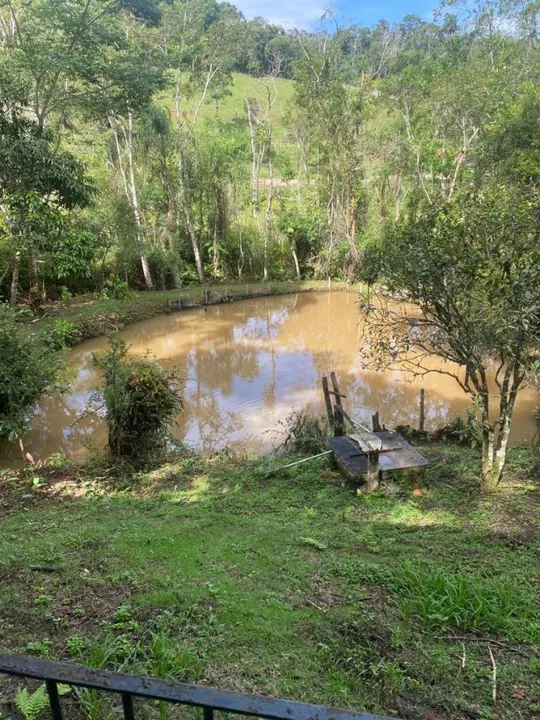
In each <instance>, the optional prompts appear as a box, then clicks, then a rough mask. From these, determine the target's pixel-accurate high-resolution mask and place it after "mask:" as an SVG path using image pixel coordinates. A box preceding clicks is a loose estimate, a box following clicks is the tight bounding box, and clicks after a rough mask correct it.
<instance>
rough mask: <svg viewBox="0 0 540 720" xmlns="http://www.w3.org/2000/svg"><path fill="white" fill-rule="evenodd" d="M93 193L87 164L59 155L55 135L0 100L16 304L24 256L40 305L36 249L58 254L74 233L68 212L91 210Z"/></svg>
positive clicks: (1, 164)
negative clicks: (64, 237)
mask: <svg viewBox="0 0 540 720" xmlns="http://www.w3.org/2000/svg"><path fill="white" fill-rule="evenodd" d="M93 191H94V187H93V183H92V181H91V180H90V178H88V176H87V175H86V171H85V167H84V165H83V164H82V163H81V162H79V161H78V160H77V159H76V158H75V157H74V156H73V155H72V154H71V153H69V152H66V151H61V150H58V149H57V148H56V147H55V145H54V143H53V135H52V133H51V132H49V131H48V130H46V129H44V128H42V127H40V125H39V123H38V122H36V121H33V120H31V119H29V118H27V117H26V116H25V115H24V113H23V112H22V111H20V110H18V109H16V108H13V107H11V106H10V103H9V100H8V99H6V98H5V97H1V96H0V210H1V212H2V217H3V220H4V228H5V232H6V233H7V235H8V242H9V245H10V247H11V251H12V262H13V274H12V286H11V304H15V303H16V302H17V295H18V282H19V267H20V261H21V254H22V253H23V252H26V253H27V255H28V262H29V276H30V298H31V301H32V302H34V303H35V302H37V301H38V277H37V260H36V249H37V248H42V249H49V250H54V243H55V241H56V240H58V239H59V238H60V237H61V236H62V234H64V235H65V233H66V232H67V231H68V227H67V226H68V224H69V223H68V220H67V217H66V215H65V211H67V210H71V209H73V208H75V207H84V206H85V205H88V204H89V202H90V200H91V198H92V194H93Z"/></svg>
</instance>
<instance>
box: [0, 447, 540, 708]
mask: <svg viewBox="0 0 540 720" xmlns="http://www.w3.org/2000/svg"><path fill="white" fill-rule="evenodd" d="M424 452H425V453H426V454H427V455H428V457H429V458H430V460H431V461H432V462H431V465H430V467H429V468H428V472H427V476H426V479H425V482H424V484H423V485H422V495H421V496H416V495H413V494H412V487H411V485H410V483H409V482H406V481H401V482H400V483H399V490H398V492H397V494H395V495H392V496H386V495H384V494H383V493H380V494H375V495H369V496H368V495H363V494H361V495H357V494H356V492H355V491H354V489H353V488H350V487H346V486H344V485H343V484H342V482H341V478H339V477H337V476H336V475H335V474H334V473H332V472H330V471H329V470H328V468H327V466H326V465H325V463H324V461H316V462H314V463H312V464H304V465H300V466H298V467H297V468H296V469H292V470H290V471H289V472H288V473H282V474H281V475H278V476H275V477H268V476H267V472H268V470H269V469H270V468H271V467H272V466H273V465H274V464H275V461H274V462H273V461H272V460H271V459H269V458H266V459H260V460H257V461H253V462H247V461H241V460H239V459H235V458H231V457H228V456H226V455H225V456H222V457H216V458H210V459H203V458H198V457H191V456H188V457H180V458H176V459H172V460H171V461H170V462H169V463H168V464H166V465H163V466H161V467H157V468H155V469H153V470H148V471H145V472H139V473H138V474H136V475H132V476H128V475H126V474H122V473H118V472H116V471H114V470H112V469H111V468H108V467H107V466H105V465H103V464H98V463H94V464H93V465H88V466H86V467H84V468H81V467H77V466H69V465H67V466H64V465H63V464H62V463H58V462H57V463H56V467H50V468H45V469H40V470H39V471H38V472H39V474H40V476H42V477H43V478H45V480H46V482H45V483H43V484H41V485H40V486H39V487H35V486H34V485H33V484H32V480H31V478H32V477H33V475H34V474H35V473H33V472H32V471H27V472H26V474H22V475H18V476H12V475H9V474H7V473H6V474H5V477H4V479H3V481H0V488H1V491H0V492H1V495H0V496H1V498H2V503H0V518H2V522H1V525H0V576H1V577H2V593H1V594H0V646H1V647H2V648H3V649H5V650H7V651H9V652H30V653H33V654H38V655H45V656H49V657H53V658H58V659H62V660H69V661H75V662H80V663H87V664H91V665H94V666H99V667H110V668H116V669H122V670H125V671H130V672H136V673H148V674H152V675H157V676H160V677H168V678H174V679H180V680H188V681H193V682H204V683H208V684H211V685H215V686H218V687H222V688H229V689H236V690H243V691H247V692H260V693H264V694H268V695H277V696H286V697H289V698H292V699H296V700H304V701H312V702H320V703H327V704H331V705H338V706H341V707H347V708H353V709H355V710H367V711H371V712H379V713H386V714H390V715H393V714H396V715H398V716H399V717H402V718H410V719H413V718H425V717H430V715H429V713H432V716H434V717H437V718H440V719H441V720H443V719H448V720H450V719H452V720H456V719H461V718H462V719H463V720H465V719H469V718H471V717H473V718H504V719H508V720H510V718H519V717H521V718H532V717H537V716H538V713H539V712H540V704H539V702H540V701H539V699H538V698H539V697H540V684H539V674H538V671H539V669H540V655H539V652H538V646H539V640H540V624H539V621H538V613H537V611H538V607H537V604H536V603H537V590H538V579H539V573H538V564H537V552H538V547H539V546H538V502H539V490H538V484H537V483H536V482H535V481H533V480H531V479H530V477H529V475H528V470H529V468H530V467H531V466H532V464H533V462H534V459H535V458H534V453H533V452H532V451H531V450H528V451H527V450H523V449H518V450H514V451H512V452H511V456H510V462H509V468H510V470H509V473H508V475H507V478H506V480H505V484H504V487H503V488H502V490H501V492H500V493H499V494H497V495H495V496H493V497H482V496H480V495H479V494H478V488H479V479H478V473H479V465H480V463H479V457H478V455H477V454H476V453H475V452H473V451H470V450H467V449H466V448H463V447H457V446H452V445H447V444H439V445H430V446H427V447H425V448H424ZM58 465H60V466H59V467H58ZM454 635H455V636H456V637H458V638H461V637H463V638H465V640H463V641H462V640H461V639H458V640H456V641H453V640H452V639H447V638H451V637H452V636H454ZM489 638H491V639H492V640H493V641H494V643H493V645H492V647H491V649H492V652H493V654H494V657H495V659H496V663H497V671H498V677H497V704H496V705H495V706H494V705H493V702H492V687H491V678H492V665H491V660H490V655H489V650H488V644H487V640H488V639H489ZM463 657H465V662H464V664H463ZM20 687H21V681H15V680H10V681H7V682H6V683H5V685H4V688H3V691H2V688H1V686H0V698H1V697H4V698H5V699H6V701H9V700H10V699H11V698H12V697H13V696H14V693H15V691H16V689H18V688H20ZM82 700H83V702H84V703H85V707H86V709H87V712H88V716H89V717H96V718H107V717H110V705H109V704H108V702H109V701H107V700H105V701H104V700H102V699H101V700H100V699H99V697H98V696H96V695H94V694H90V693H88V694H86V695H85V696H84V697H83V698H82ZM67 702H68V704H69V702H72V701H70V700H69V698H68V699H67ZM1 711H2V710H1V705H0V713H1ZM145 712H146V713H147V714H145V715H142V717H158V716H159V715H158V713H159V712H164V710H163V709H161V710H160V708H155V707H149V708H147V709H146V710H145ZM176 712H177V711H174V712H172V713H171V715H170V717H177V716H178V717H179V716H181V715H176V714H175V713H176ZM113 716H114V715H113ZM161 717H166V715H164V714H163V715H161Z"/></svg>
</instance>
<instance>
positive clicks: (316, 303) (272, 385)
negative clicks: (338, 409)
mask: <svg viewBox="0 0 540 720" xmlns="http://www.w3.org/2000/svg"><path fill="white" fill-rule="evenodd" d="M122 336H123V337H124V338H125V340H126V341H127V342H128V344H130V345H131V349H132V352H134V353H137V354H142V353H144V352H145V351H146V350H147V349H150V350H151V351H152V352H153V353H154V355H155V356H156V357H157V358H159V359H160V360H161V361H162V362H163V363H164V364H165V365H166V366H168V367H171V368H172V367H175V368H177V369H178V371H179V373H180V375H181V376H182V378H183V381H182V382H183V388H182V389H183V393H184V397H185V400H186V407H185V410H184V412H183V414H182V415H180V416H179V417H178V419H177V423H176V425H175V427H174V429H173V434H174V435H175V436H176V437H177V438H178V439H180V440H184V441H186V442H187V443H188V444H190V445H193V446H194V447H196V448H198V449H200V450H202V451H205V452H210V451H214V450H217V449H220V448H223V447H224V446H227V445H229V446H232V447H236V448H248V449H253V450H255V451H258V450H261V449H265V448H269V447H270V446H271V445H272V442H273V441H275V440H276V436H275V435H274V434H273V433H272V431H273V430H275V429H276V427H277V426H278V424H279V422H280V421H283V420H284V419H285V418H286V416H287V415H288V414H289V413H290V411H291V410H292V409H299V408H302V407H305V406H306V405H311V406H313V408H314V409H315V410H316V411H320V412H322V411H323V410H324V408H323V403H322V397H321V392H320V388H319V379H320V377H321V375H323V374H327V373H328V372H329V371H330V370H335V371H336V372H337V374H338V377H339V380H340V386H341V388H342V390H343V392H345V393H346V394H347V401H346V404H347V407H348V409H349V411H350V413H351V414H352V415H353V416H355V417H357V418H360V419H367V418H368V417H369V415H370V414H371V413H372V412H373V411H374V410H378V411H379V412H380V415H381V419H382V421H383V422H384V423H386V424H387V425H388V426H393V425H396V424H403V423H408V424H411V425H414V426H416V425H417V424H418V402H419V391H420V387H425V389H426V422H427V426H428V428H436V427H438V426H441V425H443V424H445V423H447V422H448V421H449V420H451V419H452V418H453V417H455V416H456V415H457V414H460V413H463V412H464V411H465V409H466V408H467V407H468V405H469V399H468V397H467V396H466V395H465V394H464V393H463V392H462V391H461V390H460V388H459V386H458V385H457V383H456V382H455V381H454V380H453V379H451V378H449V377H445V376H442V375H440V374H432V375H428V376H426V377H424V378H423V379H421V380H419V379H418V380H412V379H411V378H406V377H405V376H404V374H403V373H401V372H399V371H396V370H394V371H388V372H384V373H383V372H375V371H370V370H365V369H363V368H362V363H361V347H360V346H361V327H360V325H359V314H358V308H357V298H356V296H355V295H354V294H352V293H306V294H298V295H286V296H270V297H264V298H257V299H252V300H245V301H241V302H236V303H232V304H227V305H218V306H212V307H208V308H198V309H194V310H190V311H185V312H180V313H175V314H172V315H164V316H161V317H157V318H153V319H151V320H148V321H144V322H141V323H137V324H135V325H132V326H130V327H129V328H128V329H126V330H125V331H123V332H122ZM105 347H106V339H105V338H98V339H95V340H91V341H88V342H85V343H83V344H81V345H80V346H78V347H76V348H74V349H73V350H72V351H71V352H70V354H69V363H70V365H71V366H72V368H73V369H74V371H75V377H74V379H73V381H72V383H71V388H70V390H69V392H68V393H66V394H65V395H60V394H59V393H55V394H54V395H53V396H52V397H50V398H44V399H43V400H42V401H41V402H40V403H39V404H38V406H37V408H36V414H35V416H34V418H33V420H32V423H31V427H30V430H29V432H28V433H27V435H26V437H25V438H24V443H25V448H26V450H27V451H29V452H30V453H31V454H32V455H33V456H34V458H35V459H44V458H46V457H47V456H49V455H51V454H53V453H56V452H61V453H63V454H65V455H67V456H69V457H72V458H81V457H84V456H85V455H86V454H87V453H88V450H87V449H86V447H85V442H86V441H88V440H91V441H92V443H93V444H94V445H95V446H96V447H99V446H100V445H102V444H103V439H104V431H103V423H102V421H101V420H100V418H99V417H98V416H96V415H93V414H90V415H86V416H84V417H83V418H82V419H78V418H80V416H81V414H82V413H84V411H85V408H86V407H87V406H88V403H89V401H90V399H91V397H92V394H93V393H94V392H95V390H96V388H98V387H99V384H100V379H99V375H98V371H97V370H96V369H95V368H94V367H93V366H92V355H93V353H95V352H97V353H99V352H101V351H103V350H104V348H105ZM432 364H433V366H434V367H440V364H438V361H436V360H433V361H432ZM535 405H536V395H535V393H534V392H533V391H532V390H529V389H525V390H523V391H522V393H521V395H520V398H519V401H518V405H517V408H516V416H515V423H514V434H513V438H512V440H513V442H514V443H519V442H523V441H526V440H528V439H530V438H531V437H532V436H533V434H534V431H535V424H534V408H535ZM0 462H1V463H2V464H12V465H13V464H17V462H19V457H18V453H17V452H16V449H15V448H13V447H4V449H3V450H2V453H1V455H0Z"/></svg>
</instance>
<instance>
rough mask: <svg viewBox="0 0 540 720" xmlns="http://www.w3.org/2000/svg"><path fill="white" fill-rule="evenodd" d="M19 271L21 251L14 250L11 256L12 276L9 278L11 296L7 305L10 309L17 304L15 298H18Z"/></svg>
mask: <svg viewBox="0 0 540 720" xmlns="http://www.w3.org/2000/svg"><path fill="white" fill-rule="evenodd" d="M20 271H21V251H20V250H16V251H15V255H14V256H13V274H12V276H11V294H10V297H9V304H10V305H11V307H15V305H16V304H17V298H18V296H19V273H20Z"/></svg>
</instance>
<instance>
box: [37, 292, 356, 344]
mask: <svg viewBox="0 0 540 720" xmlns="http://www.w3.org/2000/svg"><path fill="white" fill-rule="evenodd" d="M332 289H333V290H351V291H353V292H354V291H356V290H357V289H358V285H350V284H348V283H342V282H335V283H333V284H332ZM204 290H209V291H210V292H218V293H224V292H225V291H227V293H228V297H229V298H230V299H232V300H242V299H245V298H251V297H259V296H262V295H282V294H288V293H296V292H311V291H325V290H328V283H327V282H323V281H316V280H306V281H303V282H293V281H284V282H270V283H260V282H259V283H257V282H249V283H222V284H220V285H205V286H204V288H202V287H201V286H199V285H196V286H192V287H186V288H182V289H181V290H165V291H156V292H137V291H131V292H130V294H129V297H128V298H127V299H125V300H104V299H102V298H101V297H100V296H98V295H80V296H78V297H77V298H75V299H74V300H71V301H69V302H66V303H56V304H55V305H51V306H50V308H49V309H48V310H47V312H46V313H45V314H44V315H43V316H42V317H41V318H40V319H39V320H37V321H35V320H34V321H32V322H31V323H30V325H29V327H30V328H31V329H32V332H34V333H35V334H36V335H37V337H38V339H44V340H47V342H49V343H51V341H54V340H55V339H57V340H60V339H63V340H64V341H65V343H66V344H68V345H75V344H77V343H78V342H81V341H83V340H87V339H88V338H93V337H98V336H100V335H104V334H106V333H107V332H110V331H111V330H115V329H119V328H122V327H124V326H126V325H129V324H130V323H134V322H138V321H140V320H148V319H149V318H151V317H154V316H156V315H161V314H163V313H167V312H170V307H169V301H171V300H178V299H180V298H181V299H185V300H192V301H193V302H195V303H201V304H202V302H203V298H204ZM53 346H54V342H53Z"/></svg>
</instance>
